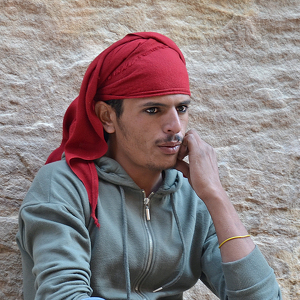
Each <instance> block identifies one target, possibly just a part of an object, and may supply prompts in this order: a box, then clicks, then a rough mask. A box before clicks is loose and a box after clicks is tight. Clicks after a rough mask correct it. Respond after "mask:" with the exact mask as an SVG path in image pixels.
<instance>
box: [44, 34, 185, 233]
mask: <svg viewBox="0 0 300 300" xmlns="http://www.w3.org/2000/svg"><path fill="white" fill-rule="evenodd" d="M170 94H185V95H190V89H189V78H188V73H187V70H186V66H185V59H184V57H183V55H182V53H181V51H180V50H179V48H178V47H177V46H176V44H175V43H174V42H173V41H172V40H170V39H169V38H167V37H165V36H163V35H161V34H159V33H154V32H139V33H132V34H128V35H126V36H125V37H124V38H123V39H121V40H119V41H117V42H116V43H114V44H112V45H111V46H110V47H109V48H107V49H106V50H104V51H103V52H102V53H101V54H100V55H99V56H97V57H96V58H95V60H94V61H93V62H92V63H91V64H90V66H89V67H88V69H87V71H86V73H85V76H84V78H83V81H82V85H81V89H80V92H79V96H78V97H77V98H76V99H75V100H74V101H73V102H72V103H71V104H70V106H69V108H68V109H67V111H66V113H65V116H64V121H63V139H62V143H61V145H60V147H59V148H57V149H56V150H54V151H53V152H52V153H51V155H50V156H49V158H48V160H47V161H46V163H50V162H54V161H57V160H60V159H61V156H62V154H63V153H65V157H66V161H67V163H68V165H69V166H70V168H71V169H72V170H73V172H74V173H75V174H76V175H77V176H78V178H79V179H80V180H81V181H82V182H83V184H84V186H85V188H86V190H87V194H88V198H89V202H90V206H91V216H92V218H93V219H94V220H95V223H96V225H97V226H98V227H99V226H100V225H99V222H98V220H97V218H96V214H95V211H96V206H97V201H98V175H97V171H96V167H95V165H94V162H93V161H94V160H95V159H97V158H99V157H102V156H103V155H104V154H105V153H106V151H107V149H108V146H107V143H106V141H105V139H104V132H103V127H102V123H101V122H100V120H99V119H98V117H97V116H96V114H95V111H94V104H95V102H96V101H100V100H102V101H107V100H112V99H128V98H142V97H154V96H162V95H170Z"/></svg>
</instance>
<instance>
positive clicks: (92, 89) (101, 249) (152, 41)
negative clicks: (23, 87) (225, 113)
mask: <svg viewBox="0 0 300 300" xmlns="http://www.w3.org/2000/svg"><path fill="white" fill-rule="evenodd" d="M190 101H191V100H190V90H189V80H188V74H187V70H186V66H185V60H184V57H183V55H182V53H181V52H180V50H179V49H178V47H177V46H176V45H175V43H174V42H172V41H171V40H170V39H168V38H167V37H165V36H163V35H160V34H157V33H135V34H130V35H127V36H126V37H125V38H124V39H122V40H120V41H118V42H116V43H115V44H113V45H112V46H110V47H109V48H108V49H106V50H105V51H104V52H102V53H101V54H100V55H99V56H98V57H97V58H96V59H95V60H94V61H93V62H92V64H91V65H90V66H89V68H88V70H87V72H86V74H85V77H84V79H83V83H82V86H81V90H80V94H79V96H78V98H76V99H75V100H74V101H73V103H72V104H71V105H70V107H69V109H68V110H67V112H66V115H65V118H64V132H63V141H62V144H61V146H60V147H59V148H58V149H57V150H55V151H54V152H53V153H52V154H51V155H50V157H49V159H48V161H47V164H46V165H45V166H44V167H43V168H42V169H41V170H40V172H39V173H38V175H37V177H36V178H35V180H34V182H33V185H32V187H31V189H30V190H29V192H28V194H27V195H26V198H25V200H24V203H23V204H22V207H21V210H20V223H19V225H20V228H19V232H18V236H17V240H18V244H19V247H20V250H21V252H22V257H23V272H24V299H25V300H28V299H52V300H53V299H64V300H66V299H99V298H97V297H101V299H107V300H108V299H182V293H183V291H185V290H186V289H188V288H190V287H192V286H193V285H194V284H195V283H196V281H197V280H198V279H199V278H200V279H201V280H202V281H203V282H204V283H205V284H206V285H207V286H208V287H209V288H210V289H211V290H212V291H213V292H214V293H215V294H216V295H218V297H219V298H220V299H243V300H247V299H256V300H259V299H261V300H267V299H270V300H271V299H281V294H280V290H279V287H278V284H277V282H276V279H275V276H274V272H273V270H272V269H271V268H270V267H269V266H268V264H267V262H266V261H265V259H264V257H263V256H262V254H261V253H260V251H259V249H258V248H257V247H256V246H255V245H254V243H253V242H252V240H251V237H250V236H249V235H248V233H247V231H246V229H245V227H244V226H243V225H242V223H241V221H240V220H239V218H238V215H237V213H236V211H235V209H234V207H233V206H232V204H231V203H230V201H229V199H228V197H227V195H226V193H225V191H224V189H223V188H222V186H221V183H220V180H219V175H218V166H217V160H216V154H215V151H214V150H213V149H212V148H211V147H210V146H209V145H208V144H206V143H205V142H204V141H202V140H201V138H200V137H199V135H198V134H197V132H196V131H195V130H189V131H187V132H186V129H187V124H188V109H189V104H190ZM187 156H188V158H189V164H188V163H186V162H185V161H184V160H183V159H184V158H185V157H187ZM61 157H62V158H61Z"/></svg>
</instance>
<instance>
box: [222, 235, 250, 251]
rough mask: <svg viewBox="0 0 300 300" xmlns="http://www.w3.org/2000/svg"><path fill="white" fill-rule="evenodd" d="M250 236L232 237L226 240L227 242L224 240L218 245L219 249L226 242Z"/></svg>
mask: <svg viewBox="0 0 300 300" xmlns="http://www.w3.org/2000/svg"><path fill="white" fill-rule="evenodd" d="M249 236H250V234H247V235H238V236H233V237H231V238H228V239H227V240H225V241H224V242H222V243H221V244H220V245H219V248H221V247H222V246H223V245H224V244H225V243H226V242H228V241H231V240H234V239H241V238H246V237H249Z"/></svg>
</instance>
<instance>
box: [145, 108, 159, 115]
mask: <svg viewBox="0 0 300 300" xmlns="http://www.w3.org/2000/svg"><path fill="white" fill-rule="evenodd" d="M145 111H146V112H147V113H148V114H156V113H158V108H157V107H149V108H147V109H146V110H145Z"/></svg>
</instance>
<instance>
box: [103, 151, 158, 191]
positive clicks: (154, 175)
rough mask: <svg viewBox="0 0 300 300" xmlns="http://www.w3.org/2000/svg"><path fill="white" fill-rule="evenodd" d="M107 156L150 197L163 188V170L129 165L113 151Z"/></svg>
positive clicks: (108, 152)
mask: <svg viewBox="0 0 300 300" xmlns="http://www.w3.org/2000/svg"><path fill="white" fill-rule="evenodd" d="M106 156H108V157H110V158H113V159H114V160H116V161H117V162H118V163H119V164H120V165H121V166H122V168H123V169H124V170H125V172H126V173H127V174H128V175H129V176H130V178H131V179H132V180H133V181H134V182H135V183H136V184H137V186H138V187H140V188H141V189H142V190H143V191H144V192H145V194H146V196H149V195H150V194H151V192H155V191H157V190H158V189H159V187H160V186H161V183H162V181H163V175H162V170H152V169H150V168H147V167H144V168H143V167H139V166H134V165H132V164H131V165H127V164H126V163H125V162H124V160H122V159H120V158H119V157H118V156H117V155H115V153H114V152H113V151H111V150H109V151H107V153H106Z"/></svg>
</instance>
